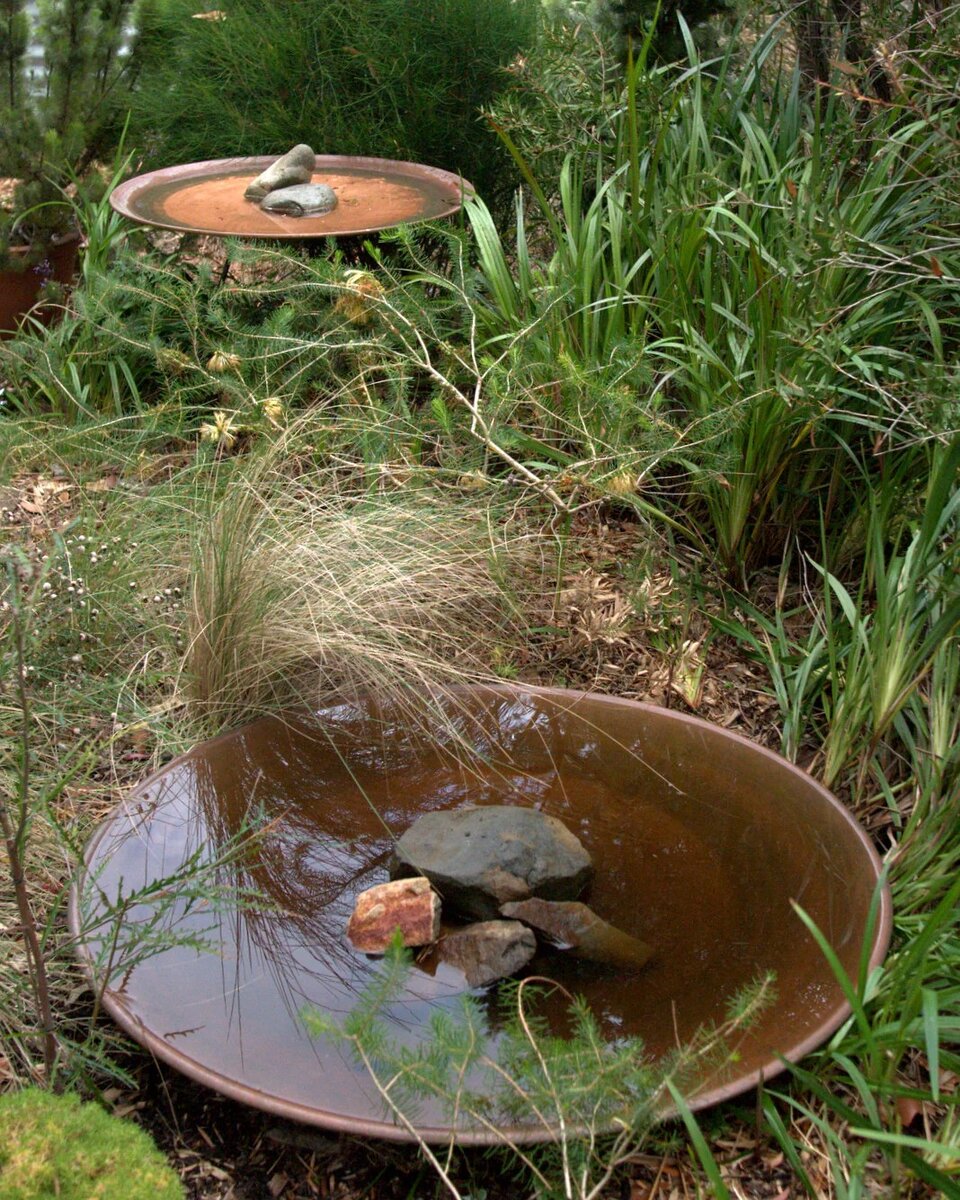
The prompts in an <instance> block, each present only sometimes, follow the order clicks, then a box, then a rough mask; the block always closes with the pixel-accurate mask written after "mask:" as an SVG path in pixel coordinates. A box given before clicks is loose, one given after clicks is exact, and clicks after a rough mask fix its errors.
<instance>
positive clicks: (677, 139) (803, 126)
mask: <svg viewBox="0 0 960 1200" xmlns="http://www.w3.org/2000/svg"><path fill="white" fill-rule="evenodd" d="M780 32H781V27H780V26H779V25H778V23H777V22H774V23H773V25H772V26H771V27H770V28H769V29H768V30H767V31H766V32H765V33H764V34H763V36H762V37H760V38H759V39H757V40H756V41H755V43H754V44H753V45H752V46H751V48H750V49H749V51H748V53H747V56H746V60H745V61H742V62H741V61H739V60H738V58H737V56H736V54H735V46H736V44H737V40H736V39H731V41H730V43H729V45H728V49H727V52H726V54H725V55H724V57H723V58H722V59H720V60H719V61H715V62H710V63H704V62H702V61H701V60H700V59H699V57H698V54H697V51H696V48H695V46H694V44H693V41H692V39H690V38H689V36H688V37H687V46H688V55H689V65H688V66H687V68H686V69H685V70H683V71H680V72H677V71H668V70H666V69H663V68H651V67H650V66H649V63H648V50H649V46H648V44H647V43H644V44H643V45H641V46H640V48H639V49H638V52H637V57H636V61H635V62H631V63H628V67H627V72H626V80H625V83H624V85H623V88H622V90H621V91H620V93H619V94H617V93H616V92H615V91H613V89H611V96H610V107H611V111H612V116H611V117H610V119H609V122H608V125H607V127H606V129H605V131H604V132H605V134H606V144H607V148H606V150H605V152H601V153H598V150H597V145H596V142H595V141H593V140H585V142H584V145H583V147H582V148H581V149H580V150H579V151H577V152H574V153H572V154H571V155H569V156H568V158H567V161H566V163H565V165H564V167H563V170H562V172H561V175H560V178H559V180H557V181H547V180H542V179H539V178H537V177H536V176H535V174H534V172H533V170H532V169H531V167H530V166H529V165H528V164H527V163H526V160H525V159H524V157H523V156H522V155H521V154H520V153H519V151H518V149H517V147H516V146H515V144H514V143H513V141H512V139H511V138H510V136H509V133H508V132H507V131H504V137H505V140H506V141H507V144H508V147H509V148H510V149H511V150H512V151H513V152H514V155H515V157H516V159H517V161H518V164H519V166H520V169H521V171H522V172H523V174H524V177H525V179H526V182H527V184H528V188H529V193H530V196H531V198H532V201H533V204H532V207H531V206H530V205H527V206H526V207H524V206H522V205H519V204H518V209H517V229H516V250H515V251H514V250H513V249H512V247H511V245H510V243H509V242H508V240H507V239H506V238H505V237H503V236H502V235H500V234H498V232H497V230H496V229H495V227H494V225H493V223H492V221H491V220H490V218H489V216H488V215H487V214H486V213H485V211H484V210H483V208H482V206H480V205H479V203H472V204H469V205H468V215H469V217H470V220H471V224H472V228H473V230H474V233H475V236H476V238H477V244H478V254H479V264H480V271H481V278H482V282H483V288H484V290H483V293H482V294H483V297H484V303H483V304H482V305H481V308H480V317H481V329H482V331H483V332H484V333H485V334H486V336H487V337H488V338H489V344H490V346H491V347H493V346H497V347H499V346H501V345H503V343H504V340H505V339H506V338H507V337H509V336H511V335H513V336H515V335H516V334H517V333H518V332H519V331H520V330H523V331H524V334H525V336H524V351H525V355H526V356H527V361H528V362H531V363H537V364H541V367H542V370H543V371H545V372H548V371H552V372H554V373H553V374H552V375H550V374H547V375H546V376H545V377H546V378H547V379H554V380H556V379H557V378H558V374H559V373H558V371H557V364H561V363H563V361H564V359H565V358H573V359H575V360H577V361H580V362H584V363H590V364H591V366H592V369H593V370H594V371H595V372H598V373H599V372H600V371H602V370H603V368H604V367H605V366H606V367H609V366H611V365H612V364H614V363H615V362H616V361H617V360H618V359H620V358H624V357H626V356H627V355H629V354H632V355H633V357H634V359H635V360H637V361H638V362H639V364H640V365H641V367H642V368H643V375H642V376H641V377H637V376H635V377H634V380H632V381H631V382H634V384H635V386H636V385H639V386H638V389H637V391H636V393H635V394H634V396H633V398H632V405H633V408H634V411H635V412H636V414H637V416H636V418H635V419H634V421H633V422H632V423H626V424H625V425H624V426H622V427H623V428H625V429H629V432H630V437H631V440H632V443H633V444H632V447H631V449H632V451H633V454H634V460H635V462H636V466H637V474H638V475H639V476H642V477H643V478H644V479H645V481H648V490H649V484H650V483H654V484H655V483H656V482H657V481H658V480H660V479H662V478H663V476H664V474H665V473H666V474H667V476H668V478H669V480H670V488H669V490H668V491H667V493H666V495H667V498H669V500H670V501H672V502H673V503H674V504H677V503H679V505H680V506H682V509H683V510H684V511H685V514H686V522H687V524H688V525H691V526H693V528H694V529H695V531H696V534H697V535H698V540H699V541H700V542H701V544H702V545H703V547H705V548H710V549H712V550H713V552H714V553H715V554H716V556H717V558H718V559H719V561H720V563H721V564H722V566H723V567H724V568H725V569H726V570H727V571H728V572H729V573H731V575H733V576H735V577H738V578H743V577H744V576H745V574H746V573H747V572H749V570H750V569H751V568H752V567H753V566H754V565H756V564H757V563H758V562H762V561H763V560H764V558H765V557H767V556H769V555H771V554H777V553H779V552H782V549H783V547H784V545H787V544H789V542H790V541H791V539H792V538H793V537H794V536H795V535H796V534H797V533H798V532H803V531H806V532H807V534H808V535H809V534H810V533H811V532H812V533H814V534H815V531H816V527H817V518H818V512H819V510H820V506H823V508H824V509H825V510H826V511H827V513H828V515H831V516H832V514H833V513H835V512H840V511H843V508H844V506H845V505H847V504H849V503H850V502H851V498H850V492H849V487H848V473H847V471H846V464H847V462H848V459H847V448H853V449H854V450H855V451H856V452H859V451H861V450H864V449H866V448H867V447H869V446H870V445H871V444H879V445H883V446H887V445H888V443H889V444H890V445H900V444H901V443H903V442H905V441H906V440H907V439H908V437H915V436H916V435H918V434H926V433H927V432H929V431H930V429H931V428H932V429H933V430H939V429H941V428H942V427H943V425H944V424H946V427H947V428H951V427H953V426H955V423H956V416H955V410H954V409H953V408H952V406H951V404H950V401H949V396H950V395H951V394H952V388H953V383H952V372H951V368H950V365H949V353H948V349H947V348H948V347H949V346H950V345H952V344H953V343H954V342H955V341H956V338H957V335H958V329H957V317H956V306H955V303H954V299H953V297H954V294H955V287H956V279H957V278H958V277H960V253H958V251H960V246H958V242H957V239H956V235H955V229H954V224H953V223H952V221H951V217H950V213H951V212H952V211H953V205H954V203H955V193H953V192H952V191H951V188H950V183H949V181H950V178H951V176H950V169H951V162H952V155H953V149H952V147H953V145H954V141H955V132H956V131H955V126H954V124H951V121H952V120H953V118H952V117H951V116H950V115H949V113H950V112H951V111H953V110H947V114H946V116H944V115H942V114H936V115H932V114H929V113H926V112H924V111H921V110H919V109H917V108H916V107H915V106H913V105H908V104H906V103H905V104H904V107H903V108H899V107H897V106H896V105H894V106H892V107H891V109H890V111H889V112H886V113H883V114H880V115H878V116H877V117H876V120H875V127H873V128H872V130H871V133H872V136H873V139H874V140H873V141H872V142H871V143H870V153H869V154H865V156H864V161H862V162H857V164H856V165H855V166H851V164H850V162H849V159H850V156H851V155H852V154H855V152H856V149H855V148H856V146H857V144H858V143H857V137H858V136H859V135H858V133H857V132H856V131H855V130H852V128H851V125H850V117H849V114H848V112H847V110H846V109H845V107H844V104H843V101H842V100H840V99H837V98H836V97H834V98H832V99H831V100H830V101H829V102H828V104H827V107H826V109H825V110H824V111H823V112H822V113H820V112H818V113H813V112H811V111H810V110H809V109H808V108H807V107H806V106H805V103H804V99H803V91H802V88H801V86H800V79H799V75H798V74H797V73H796V72H794V73H793V74H790V73H783V72H780V71H779V70H778V69H776V68H775V67H774V65H773V62H774V52H775V50H776V48H777V45H778V39H779V36H780ZM951 131H952V132H951ZM584 164H591V166H590V167H589V168H587V169H585V166H584ZM531 211H532V212H533V213H534V214H535V216H536V220H535V221H533V220H532V219H531ZM918 347H922V352H921V353H919V354H918ZM518 374H519V373H518ZM541 395H549V389H542V391H541ZM555 395H556V396H557V398H558V399H560V400H561V401H562V399H563V392H562V390H561V389H557V390H556V393H555ZM628 403H629V402H628ZM520 411H522V410H518V415H519V412H520ZM541 411H542V412H550V414H551V415H553V414H552V411H551V409H550V404H549V401H543V402H542V404H541ZM559 416H560V424H561V425H562V427H563V430H564V433H562V434H560V435H559V436H560V438H561V439H562V438H563V437H564V436H565V437H566V439H567V444H568V445H569V442H570V441H571V440H573V439H576V437H577V430H578V427H579V426H581V425H582V422H581V421H579V420H578V414H577V413H575V412H571V411H570V410H567V411H565V412H561V414H559ZM665 426H667V427H669V428H670V429H671V430H672V431H673V446H672V450H667V451H666V452H664V451H663V448H662V433H661V430H662V428H663V427H665ZM541 428H542V429H544V430H550V425H549V424H548V423H547V422H546V421H544V422H543V423H542V426H541ZM531 432H533V431H531ZM550 439H551V440H553V441H556V440H557V435H555V434H554V433H553V432H552V431H551V432H550ZM562 444H564V443H563V442H562V441H561V445H562ZM581 446H582V439H581ZM678 473H679V474H681V475H682V485H681V486H679V487H678V485H677V475H678Z"/></svg>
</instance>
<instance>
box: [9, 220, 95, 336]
mask: <svg viewBox="0 0 960 1200" xmlns="http://www.w3.org/2000/svg"><path fill="white" fill-rule="evenodd" d="M79 246H80V234H79V233H77V232H76V231H74V232H71V233H64V234H61V235H60V237H58V238H54V240H53V242H52V243H51V245H50V248H49V251H48V252H47V255H46V257H45V258H42V259H41V260H40V261H39V262H38V263H35V264H34V265H33V266H32V267H27V268H26V270H16V269H15V268H13V267H7V268H0V338H2V337H10V336H12V334H13V333H14V332H15V330H16V329H17V326H18V325H19V324H20V322H21V321H22V320H23V318H24V316H25V315H26V314H27V313H28V312H29V311H30V310H31V309H32V308H33V307H34V305H35V304H36V303H37V300H38V298H39V296H40V292H41V289H42V288H43V285H44V284H45V283H49V282H54V283H60V284H63V285H64V286H66V285H68V284H70V283H72V282H73V275H74V271H75V270H76V265H77V249H78V248H79ZM10 253H11V254H12V255H13V256H14V257H15V258H16V257H18V256H24V257H25V256H26V255H27V254H28V253H29V248H28V247H26V246H24V247H22V248H21V247H19V246H16V247H13V248H12V249H11V251H10ZM60 312H61V309H60V307H59V306H58V305H55V304H48V305H45V306H43V307H41V308H38V309H37V310H36V311H35V312H34V314H33V315H34V316H35V317H37V318H38V319H39V320H40V321H42V322H43V323H44V324H45V325H49V324H50V323H51V322H52V321H54V320H56V319H57V317H58V316H59V315H60Z"/></svg>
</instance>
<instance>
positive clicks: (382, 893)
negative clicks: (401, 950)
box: [347, 876, 440, 954]
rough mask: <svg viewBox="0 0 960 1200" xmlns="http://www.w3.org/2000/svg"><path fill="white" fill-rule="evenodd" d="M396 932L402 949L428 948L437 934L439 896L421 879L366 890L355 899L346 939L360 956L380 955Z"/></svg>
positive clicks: (427, 882) (428, 882)
mask: <svg viewBox="0 0 960 1200" xmlns="http://www.w3.org/2000/svg"><path fill="white" fill-rule="evenodd" d="M398 929H399V930H400V933H401V935H402V936H403V944H404V945H405V946H428V945H430V943H431V942H435V941H436V940H437V937H438V935H439V933H440V897H439V896H438V895H437V893H436V892H435V891H433V889H432V888H431V887H430V881H429V879H424V878H423V877H422V876H419V877H414V878H412V879H397V880H395V881H394V882H393V883H381V884H378V885H377V886H376V887H372V888H367V890H366V891H365V892H361V893H360V895H359V896H358V897H357V900H356V903H355V904H354V907H353V915H352V916H351V918H350V921H349V923H348V925H347V937H348V938H349V939H350V941H351V942H353V944H354V946H356V948H357V949H358V950H362V951H363V952H364V954H383V952H384V951H385V950H386V949H387V947H388V946H389V945H390V943H391V941H392V940H393V935H394V934H395V933H396V931H397V930H398Z"/></svg>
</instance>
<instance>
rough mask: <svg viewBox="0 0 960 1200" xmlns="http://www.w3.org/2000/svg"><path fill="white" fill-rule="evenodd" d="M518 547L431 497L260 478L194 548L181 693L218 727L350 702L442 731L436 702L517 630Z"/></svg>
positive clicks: (474, 674) (236, 496)
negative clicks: (361, 698)
mask: <svg viewBox="0 0 960 1200" xmlns="http://www.w3.org/2000/svg"><path fill="white" fill-rule="evenodd" d="M525 544H526V543H525V539H524V538H523V536H522V535H520V536H517V535H511V534H509V533H507V532H505V531H504V530H503V529H502V528H501V527H499V526H498V524H497V523H496V521H495V520H494V519H493V517H492V516H491V514H490V513H489V512H488V511H486V510H484V509H483V508H480V507H477V506H472V505H468V504H464V503H462V502H457V501H450V500H447V499H443V498H441V497H439V496H438V495H437V494H436V493H434V492H431V491H429V490H426V489H425V490H423V491H422V492H420V493H419V494H418V493H416V492H414V493H412V494H411V493H409V492H408V491H405V493H404V495H403V496H399V495H393V494H384V493H377V494H375V495H371V494H363V493H360V494H357V493H356V492H353V493H351V492H350V491H349V490H348V488H347V487H346V485H344V484H343V483H342V482H339V481H338V480H337V478H336V477H335V476H333V475H332V474H331V475H330V476H328V477H326V478H324V479H321V480H319V481H317V482H313V483H309V484H305V483H304V482H303V480H300V479H298V480H290V479H289V478H284V477H283V476H281V475H279V474H275V473H272V472H270V471H269V470H267V471H255V472H254V473H253V474H251V475H250V476H248V477H247V478H246V479H245V480H242V481H239V482H237V483H235V484H232V485H231V488H230V491H229V493H228V495H227V498H226V499H225V501H223V502H222V503H220V505H219V506H218V507H217V509H216V510H215V511H214V512H213V513H212V515H211V516H210V517H209V520H208V523H207V525H206V528H205V529H204V531H203V533H202V536H201V539H200V545H199V547H198V553H197V558H196V563H195V567H194V574H193V587H192V607H191V614H190V638H189V646H188V651H187V656H186V667H185V670H186V691H187V693H188V695H189V697H190V699H191V700H192V702H193V704H194V706H195V707H196V709H197V711H198V713H199V714H200V715H201V716H202V717H204V718H205V719H206V720H207V723H208V724H216V725H218V726H223V725H225V724H232V723H236V722H237V721H240V720H244V719H248V718H250V717H252V716H254V715H256V714H259V713H262V712H265V711H271V710H276V709H277V708H278V707H282V706H284V705H290V704H304V703H305V704H307V705H310V706H314V707H315V706H318V705H321V704H323V703H325V702H329V701H330V699H331V698H333V697H335V696H338V695H357V694H368V695H372V696H376V697H379V698H381V699H382V700H383V701H384V703H385V705H386V706H387V707H388V708H390V709H391V710H394V711H395V710H397V708H399V711H401V712H403V713H409V715H410V717H411V719H412V720H413V721H414V723H419V722H421V721H422V720H423V719H426V720H427V722H428V723H430V722H433V721H436V720H438V719H444V718H441V716H440V714H441V709H442V707H443V706H441V705H439V704H438V703H436V699H437V690H438V689H440V690H441V691H442V690H444V688H445V685H450V684H457V683H463V682H468V681H477V680H482V679H484V678H490V677H491V675H492V672H491V671H490V669H489V668H488V667H487V666H486V662H487V661H488V660H487V658H486V655H489V654H490V653H491V648H495V647H496V646H497V644H498V640H500V639H502V638H505V637H509V636H510V626H511V623H512V620H513V611H514V610H513V606H512V604H511V601H510V599H509V598H508V595H507V592H506V590H505V588H504V586H503V585H502V582H501V581H502V579H503V578H504V567H505V566H506V565H507V564H512V565H513V566H514V567H515V566H516V565H517V555H518V554H522V551H523V548H524V546H525ZM508 573H509V574H511V575H512V576H514V578H516V577H517V576H518V572H516V571H509V572H508ZM501 644H502V643H501ZM445 721H446V722H447V723H449V721H450V717H449V716H448V717H446V718H445Z"/></svg>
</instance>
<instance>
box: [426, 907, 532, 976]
mask: <svg viewBox="0 0 960 1200" xmlns="http://www.w3.org/2000/svg"><path fill="white" fill-rule="evenodd" d="M438 949H439V953H440V961H441V962H445V963H449V964H450V965H451V966H454V967H456V968H457V970H459V971H462V972H463V974H464V976H465V977H466V980H467V984H468V985H469V986H470V987H483V986H484V984H487V983H494V982H496V980H498V979H506V978H508V976H510V975H514V974H516V972H517V971H519V970H520V969H521V967H525V966H526V965H527V963H528V962H529V961H530V959H531V958H533V956H534V954H536V952H537V939H536V938H535V937H534V935H533V931H532V930H530V929H528V928H527V927H526V925H522V924H521V923H520V922H519V921H479V922H477V923H476V924H475V925H468V926H467V927H466V928H465V929H458V930H456V932H454V933H448V934H447V935H446V937H444V938H443V939H442V940H441V941H440V944H439V947H438Z"/></svg>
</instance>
